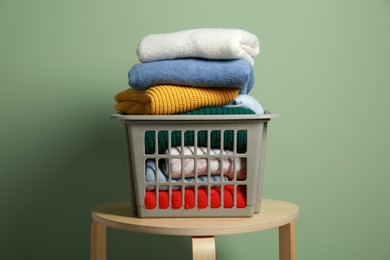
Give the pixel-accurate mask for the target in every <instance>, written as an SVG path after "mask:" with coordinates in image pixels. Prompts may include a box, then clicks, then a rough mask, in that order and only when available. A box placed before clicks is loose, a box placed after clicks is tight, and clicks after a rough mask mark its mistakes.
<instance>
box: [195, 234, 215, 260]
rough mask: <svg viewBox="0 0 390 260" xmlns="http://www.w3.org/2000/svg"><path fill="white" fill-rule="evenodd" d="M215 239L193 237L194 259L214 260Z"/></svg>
mask: <svg viewBox="0 0 390 260" xmlns="http://www.w3.org/2000/svg"><path fill="white" fill-rule="evenodd" d="M215 258H216V255H215V237H192V259H194V260H214V259H215Z"/></svg>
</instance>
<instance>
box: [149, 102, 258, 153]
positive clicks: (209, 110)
mask: <svg viewBox="0 0 390 260" xmlns="http://www.w3.org/2000/svg"><path fill="white" fill-rule="evenodd" d="M236 114H255V112H253V111H252V110H250V109H247V108H242V107H237V108H227V107H204V108H199V109H196V110H192V111H188V112H185V113H181V114H180V115H236ZM182 132H183V131H180V130H177V131H172V132H171V136H170V137H171V138H170V142H171V147H174V146H181V133H182ZM194 133H195V131H184V146H194V145H195V144H194V141H195V138H194ZM209 135H210V148H212V149H220V148H221V131H219V130H212V131H211V133H210V134H209ZM155 136H156V134H155V131H146V132H145V139H144V140H145V154H154V153H155V152H156V148H155V144H156V137H155ZM197 143H198V144H197V145H198V146H204V147H207V131H198V134H197ZM234 145H236V146H237V147H236V149H237V150H236V151H237V152H238V153H245V152H246V147H247V130H239V131H237V135H236V137H235V138H234V132H233V130H226V131H224V132H223V143H222V149H226V150H234ZM167 149H168V131H159V132H158V153H159V154H162V153H165V151H166V150H167Z"/></svg>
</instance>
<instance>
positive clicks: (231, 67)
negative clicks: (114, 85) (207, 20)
mask: <svg viewBox="0 0 390 260" xmlns="http://www.w3.org/2000/svg"><path fill="white" fill-rule="evenodd" d="M128 76H129V85H130V86H131V87H132V88H134V89H137V90H145V89H147V88H150V87H152V86H156V85H165V84H167V85H184V86H192V87H224V88H226V87H234V88H240V93H241V94H247V93H248V92H249V91H250V90H251V89H252V87H253V85H254V73H253V66H252V65H251V64H250V63H249V62H248V61H246V60H204V59H175V60H162V61H154V62H147V63H139V64H136V65H134V66H133V67H132V68H131V70H130V71H129V73H128Z"/></svg>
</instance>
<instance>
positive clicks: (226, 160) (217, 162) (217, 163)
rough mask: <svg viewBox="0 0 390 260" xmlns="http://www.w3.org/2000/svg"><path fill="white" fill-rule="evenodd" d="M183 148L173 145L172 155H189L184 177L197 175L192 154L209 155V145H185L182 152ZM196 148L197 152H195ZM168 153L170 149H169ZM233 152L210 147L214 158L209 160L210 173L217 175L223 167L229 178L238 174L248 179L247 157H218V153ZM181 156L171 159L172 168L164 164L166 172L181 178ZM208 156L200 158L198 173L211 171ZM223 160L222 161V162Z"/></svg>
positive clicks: (185, 162)
mask: <svg viewBox="0 0 390 260" xmlns="http://www.w3.org/2000/svg"><path fill="white" fill-rule="evenodd" d="M181 150H182V148H181V147H180V146H178V147H172V148H171V152H170V155H188V157H189V159H184V161H183V174H184V178H187V177H193V176H195V158H191V155H208V149H207V147H197V148H196V149H195V147H194V146H184V151H183V153H182V151H181ZM195 150H196V152H195ZM167 153H168V151H167ZM231 154H233V152H232V151H229V150H223V154H221V150H220V149H210V155H211V156H212V158H210V160H209V166H210V174H211V175H216V174H219V175H220V174H221V169H223V175H224V176H226V177H227V178H228V179H230V180H232V179H234V174H236V180H245V179H246V158H239V157H233V156H232V157H218V155H221V156H226V155H231ZM181 160H182V159H181V158H174V159H171V160H170V169H168V165H167V164H165V165H164V166H163V168H164V171H165V172H166V173H169V174H171V176H172V178H181V175H182V163H181ZM207 161H208V160H207V158H198V161H197V173H198V176H201V175H207V174H208V171H209V167H208V162H207ZM221 162H222V163H221Z"/></svg>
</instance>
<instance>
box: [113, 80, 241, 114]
mask: <svg viewBox="0 0 390 260" xmlns="http://www.w3.org/2000/svg"><path fill="white" fill-rule="evenodd" d="M238 92H239V89H238V88H192V87H183V86H173V85H162V86H154V87H151V88H149V89H147V90H143V91H141V90H134V89H131V88H129V89H126V90H124V91H121V92H119V93H118V94H117V95H115V101H116V102H117V104H116V105H115V109H116V110H117V111H118V112H120V113H123V114H129V115H172V114H177V113H182V112H186V111H191V110H194V109H198V108H201V107H208V106H221V105H224V104H226V103H229V102H231V101H232V100H233V99H234V98H235V97H237V96H238Z"/></svg>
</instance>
